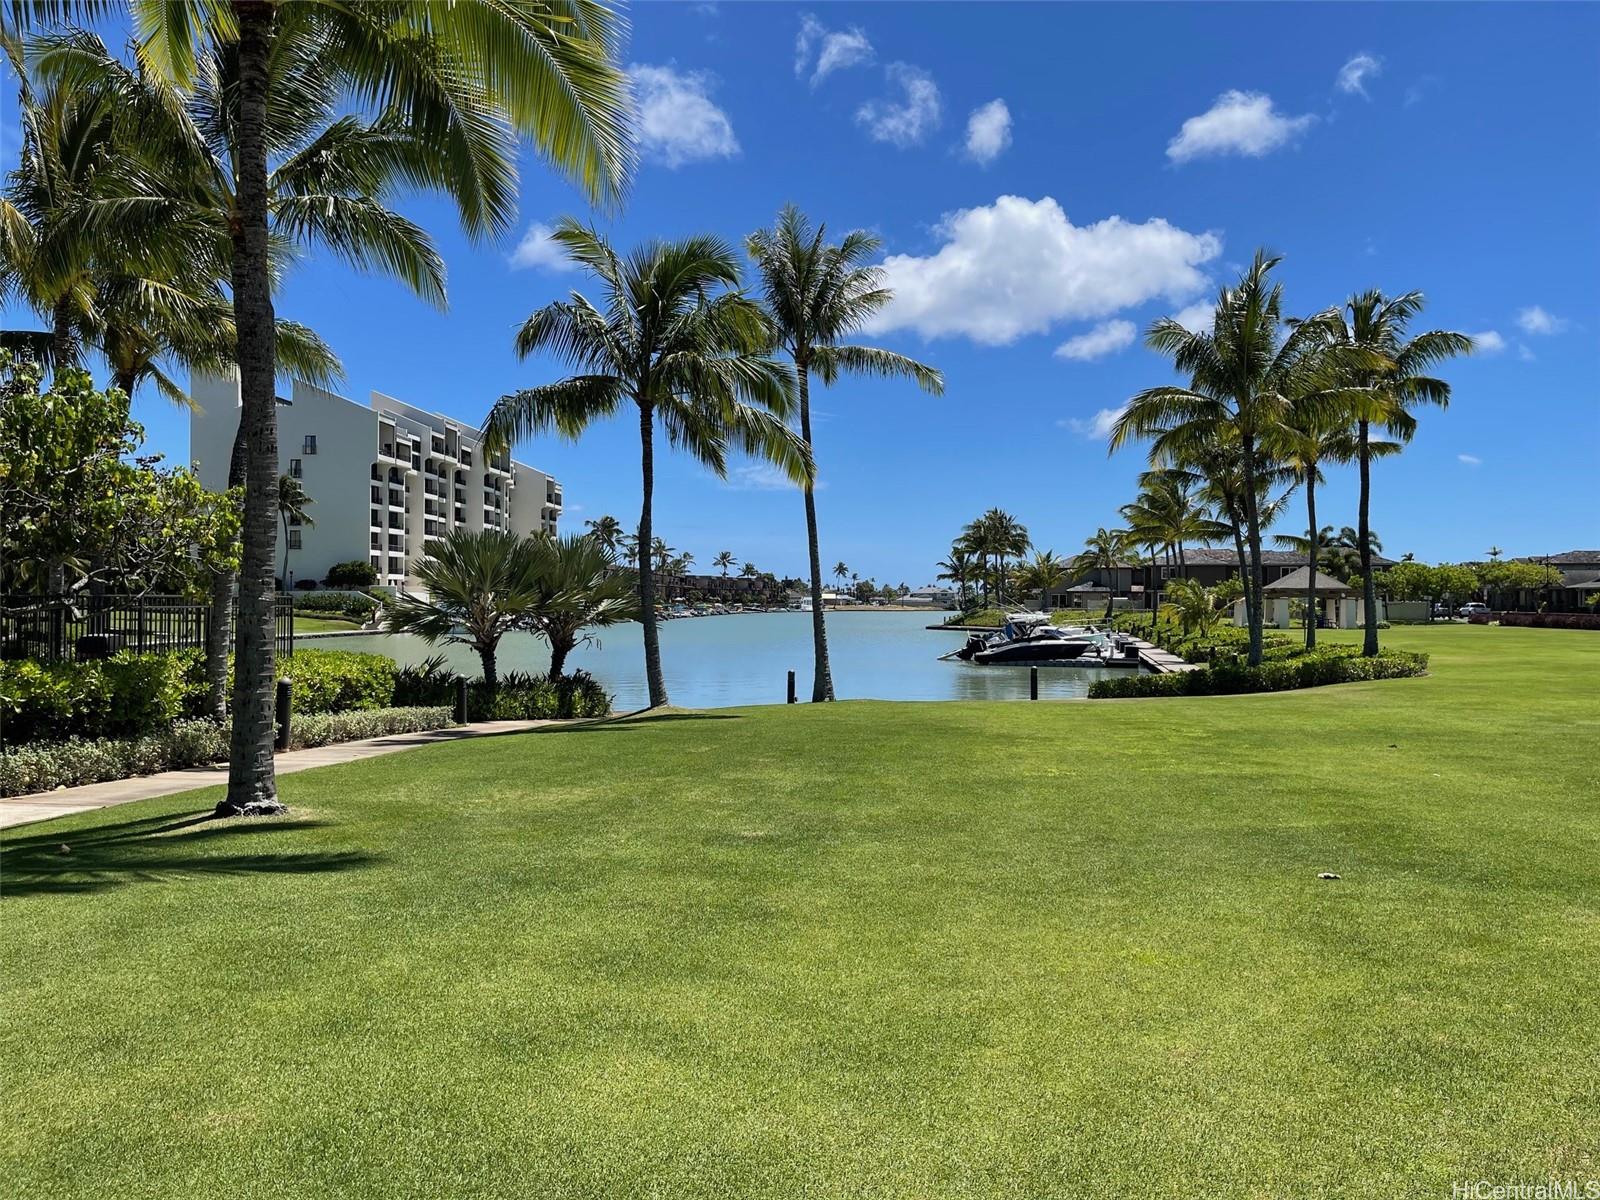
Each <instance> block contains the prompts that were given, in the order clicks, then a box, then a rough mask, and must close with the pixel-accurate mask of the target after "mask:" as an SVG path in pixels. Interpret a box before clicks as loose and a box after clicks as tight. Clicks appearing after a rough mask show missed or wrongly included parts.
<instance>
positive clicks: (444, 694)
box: [394, 654, 461, 706]
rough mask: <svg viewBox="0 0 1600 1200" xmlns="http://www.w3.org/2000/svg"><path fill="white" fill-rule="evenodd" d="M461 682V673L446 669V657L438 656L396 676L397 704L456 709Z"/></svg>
mask: <svg viewBox="0 0 1600 1200" xmlns="http://www.w3.org/2000/svg"><path fill="white" fill-rule="evenodd" d="M460 680H461V676H460V674H459V673H457V672H455V671H452V670H451V669H450V668H449V667H447V666H445V660H444V655H442V654H435V655H432V656H430V657H428V658H425V659H423V660H422V661H421V662H420V663H417V664H416V665H414V666H404V667H401V668H400V669H399V670H397V671H396V672H395V673H394V702H395V703H396V704H420V705H427V704H449V705H452V706H453V705H454V704H455V702H456V686H457V684H458V683H459V682H460Z"/></svg>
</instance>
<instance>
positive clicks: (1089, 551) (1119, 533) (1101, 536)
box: [1069, 525, 1128, 621]
mask: <svg viewBox="0 0 1600 1200" xmlns="http://www.w3.org/2000/svg"><path fill="white" fill-rule="evenodd" d="M1127 538H1128V534H1127V532H1126V531H1125V530H1121V529H1107V528H1106V527H1105V526H1104V525H1102V526H1101V527H1100V528H1099V529H1096V530H1095V531H1094V533H1093V534H1091V535H1090V536H1089V537H1088V538H1086V539H1084V543H1083V552H1082V553H1081V554H1079V555H1078V556H1077V557H1076V558H1074V559H1073V560H1072V562H1071V563H1070V564H1069V569H1070V571H1071V572H1072V575H1073V577H1074V578H1076V577H1078V576H1080V575H1084V574H1087V573H1088V572H1090V571H1093V570H1095V569H1096V568H1098V569H1100V570H1102V571H1104V572H1105V576H1106V615H1105V619H1106V620H1107V621H1109V620H1110V619H1111V606H1112V600H1113V598H1114V597H1115V594H1116V590H1117V586H1116V584H1117V564H1118V563H1120V562H1121V561H1122V556H1123V554H1124V553H1125V552H1126V549H1127V544H1128V543H1127Z"/></svg>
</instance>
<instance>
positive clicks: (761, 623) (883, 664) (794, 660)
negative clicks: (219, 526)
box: [300, 612, 1126, 711]
mask: <svg viewBox="0 0 1600 1200" xmlns="http://www.w3.org/2000/svg"><path fill="white" fill-rule="evenodd" d="M943 616H944V614H942V613H917V612H840V613H830V614H829V615H828V649H829V653H830V657H831V658H832V661H833V686H834V691H835V692H837V693H838V696H839V698H840V699H841V700H859V699H874V700H1026V699H1027V698H1028V669H1027V668H1026V667H980V666H976V665H974V664H971V663H962V662H940V661H938V658H939V655H941V654H944V653H946V652H948V651H951V650H954V649H956V648H957V647H959V646H960V645H961V643H962V641H963V640H964V639H965V638H966V636H967V635H966V634H964V633H948V632H941V631H938V630H930V629H926V628H924V626H926V625H928V624H930V623H931V622H933V621H936V620H939V619H940V618H941V617H943ZM599 637H600V644H599V645H598V646H596V645H593V644H591V645H588V646H584V647H581V648H580V649H578V650H576V651H574V652H573V654H572V657H571V658H570V659H568V662H567V665H568V668H569V669H572V668H577V667H582V668H583V669H584V670H586V671H588V672H590V673H591V674H593V675H594V676H595V677H596V678H597V679H599V680H600V681H601V682H602V683H603V684H604V685H605V686H606V688H607V689H608V690H609V691H610V692H611V693H612V694H613V695H614V696H615V697H616V705H617V708H618V709H620V710H623V711H627V710H629V709H635V708H643V707H644V706H645V704H646V703H648V697H647V694H646V691H645V683H644V644H643V631H642V629H641V628H640V627H639V626H638V625H633V624H630V625H622V626H618V627H616V628H613V629H608V630H604V631H602V632H601V633H600V635H599ZM300 644H301V645H302V646H306V645H317V646H319V647H322V648H326V649H338V650H370V651H376V652H378V653H381V654H388V655H391V656H392V657H394V658H395V659H397V660H398V661H400V662H402V663H414V662H420V661H421V660H422V659H424V658H427V657H428V656H429V655H430V654H439V653H442V654H444V655H445V657H446V658H447V659H448V660H449V662H450V665H451V666H452V667H455V668H456V669H458V670H460V671H463V672H468V673H471V674H474V675H475V674H477V673H478V659H477V655H475V654H473V653H472V651H470V650H469V649H467V648H466V647H464V646H437V647H434V646H429V645H427V644H426V643H425V642H423V641H421V640H420V639H418V638H413V637H409V636H407V637H394V636H386V635H381V634H380V635H373V636H370V637H341V638H328V639H320V640H317V641H314V642H306V641H302V642H301V643H300ZM661 661H662V666H663V668H664V669H665V671H666V676H667V691H668V693H669V695H670V696H671V699H672V703H674V704H678V705H682V706H683V707H685V708H723V707H728V706H731V705H739V704H782V703H783V699H784V673H785V672H786V671H790V670H792V671H794V672H795V675H796V688H797V689H798V691H799V693H800V699H801V700H802V701H805V700H809V699H810V698H811V614H810V613H800V612H794V613H743V614H734V615H729V616H725V617H693V618H686V619H680V620H676V621H667V622H665V623H664V624H663V625H662V626H661ZM549 664H550V653H549V651H548V650H547V649H546V648H545V645H544V643H543V642H542V641H540V640H539V639H537V638H535V637H534V636H533V635H532V634H525V633H514V634H510V635H508V636H507V637H506V639H505V640H504V641H502V642H501V643H500V655H499V666H500V670H502V671H511V670H518V671H543V670H545V669H546V668H547V667H548V666H549ZM1125 672H1126V668H1123V669H1121V670H1118V669H1116V668H1112V669H1110V670H1107V669H1105V668H1098V667H1041V668H1040V669H1039V695H1040V696H1041V697H1045V698H1052V699H1054V698H1061V697H1068V696H1083V695H1086V694H1087V693H1088V690H1089V683H1090V681H1091V680H1094V679H1099V678H1102V677H1104V676H1107V675H1113V674H1123V673H1125Z"/></svg>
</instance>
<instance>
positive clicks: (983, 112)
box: [967, 100, 1011, 166]
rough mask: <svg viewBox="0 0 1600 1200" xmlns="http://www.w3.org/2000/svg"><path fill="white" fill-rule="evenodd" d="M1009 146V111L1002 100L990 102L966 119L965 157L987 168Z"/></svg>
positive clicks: (979, 107)
mask: <svg viewBox="0 0 1600 1200" xmlns="http://www.w3.org/2000/svg"><path fill="white" fill-rule="evenodd" d="M1009 145H1011V110H1010V109H1009V108H1007V107H1006V102H1005V101H1004V100H991V101H989V103H987V104H983V105H979V106H978V107H977V108H975V109H973V110H972V115H971V116H970V117H968V118H967V157H968V158H970V159H972V160H973V161H974V162H979V163H983V164H984V165H985V166H987V165H988V164H989V163H992V162H993V161H994V160H995V159H996V158H998V157H999V156H1000V152H1001V151H1003V150H1004V149H1005V148H1006V147H1007V146H1009Z"/></svg>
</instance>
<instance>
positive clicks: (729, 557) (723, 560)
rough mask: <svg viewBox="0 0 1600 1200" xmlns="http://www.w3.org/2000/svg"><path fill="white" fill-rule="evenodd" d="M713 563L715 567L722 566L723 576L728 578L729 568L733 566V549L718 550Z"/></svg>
mask: <svg viewBox="0 0 1600 1200" xmlns="http://www.w3.org/2000/svg"><path fill="white" fill-rule="evenodd" d="M711 565H712V566H714V567H721V568H722V577H723V578H724V579H726V578H727V577H728V568H729V567H731V566H733V551H732V550H718V551H717V556H716V557H715V558H713V559H712V560H711Z"/></svg>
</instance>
